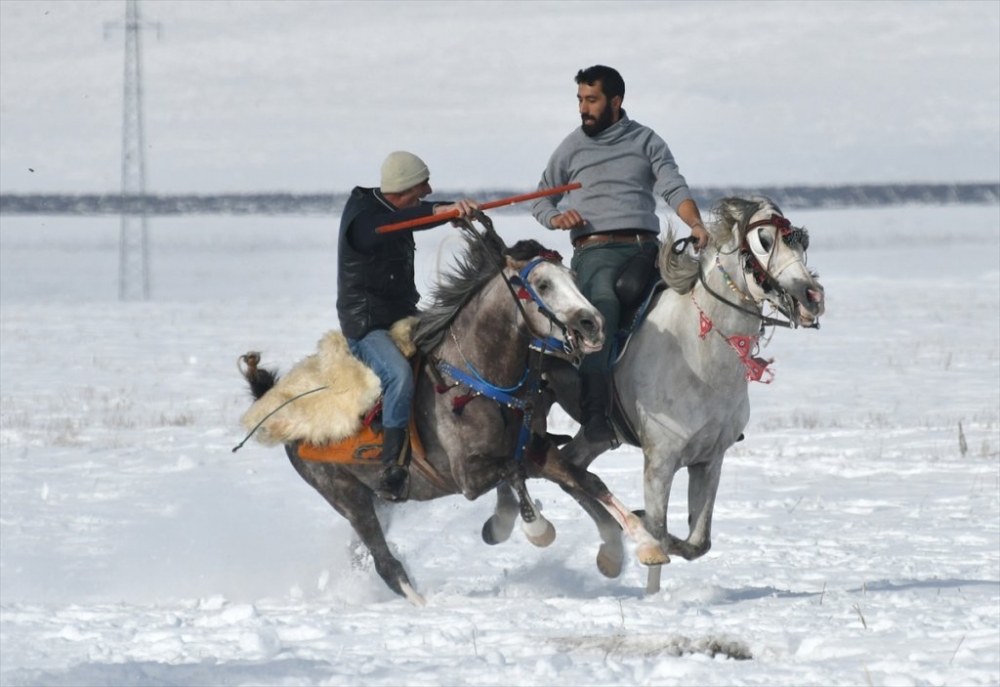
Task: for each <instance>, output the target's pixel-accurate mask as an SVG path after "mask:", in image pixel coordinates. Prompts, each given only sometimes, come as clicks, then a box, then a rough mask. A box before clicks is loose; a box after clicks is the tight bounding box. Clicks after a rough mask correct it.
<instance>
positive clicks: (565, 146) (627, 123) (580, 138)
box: [531, 111, 691, 240]
mask: <svg viewBox="0 0 1000 687" xmlns="http://www.w3.org/2000/svg"><path fill="white" fill-rule="evenodd" d="M576 181H578V182H580V183H581V184H583V187H582V188H579V189H577V190H575V191H570V192H569V202H568V207H571V208H573V209H575V210H576V211H577V212H579V213H580V216H581V217H583V219H584V220H586V221H587V224H585V225H584V226H583V227H577V228H576V229H573V230H572V232H571V233H570V238H571V239H573V240H575V239H577V238H578V237H580V236H585V235H587V234H596V233H599V232H608V231H617V230H632V231H648V232H653V233H656V234H658V233H660V219H659V217H657V215H656V196H660V197H662V198H663V199H664V200H665V201H666V202H667V203H668V204H669V205H670V207H672V208H673V209H674V210H675V211H676V210H677V208H678V207H679V206H680V204H681V203H682V202H683V201H685V200H689V199H691V191H690V190H689V189H688V186H687V182H686V181H685V180H684V177H683V176H681V173H680V171H679V170H678V168H677V163H676V162H674V156H673V155H672V154H671V152H670V148H668V147H667V144H666V142H665V141H664V140H663V139H662V138H660V137H659V136H658V135H657V134H656V132H654V131H653V130H652V129H650V128H649V127H646V126H643V125H642V124H639V123H638V122H634V121H632V120H631V119H629V118H628V116H627V115H626V114H625V112H624V111H622V117H621V119H619V120H618V121H617V122H615V123H614V124H612V125H611V126H610V127H608V128H607V129H605V130H604V131H602V132H601V133H600V134H598V135H597V136H595V137H593V138H591V137H589V136H587V135H586V134H585V133H583V130H582V129H580V128H577V129H576V130H575V131H574V132H573V133H571V134H570V135H569V136H567V137H566V139H565V140H564V141H563V142H562V143H561V144H559V147H558V148H556V150H555V152H554V153H552V157H551V158H550V159H549V164H548V165H547V166H546V168H545V171H544V172H543V173H542V180H541V181H540V182H539V184H538V188H539V189H545V188H553V187H556V186H563V185H565V184H570V183H573V182H576ZM654 194H655V195H654ZM562 197H563V196H562V195H561V194H560V195H554V196H546V197H544V198H539V199H538V200H536V201H535V202H534V203H532V205H531V214H533V215H534V216H535V219H537V220H538V221H539V222H540V223H541V224H542V226H544V227H546V228H549V229H551V228H552V225H551V221H552V218H553V217H555V216H556V215H558V214H559V213H560V212H561V211H560V210H558V209H557V206H558V205H559V201H560V200H561V199H562Z"/></svg>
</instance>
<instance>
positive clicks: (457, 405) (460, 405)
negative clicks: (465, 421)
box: [451, 394, 479, 415]
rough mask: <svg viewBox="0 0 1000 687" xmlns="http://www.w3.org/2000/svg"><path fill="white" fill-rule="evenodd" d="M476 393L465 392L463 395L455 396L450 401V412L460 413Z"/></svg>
mask: <svg viewBox="0 0 1000 687" xmlns="http://www.w3.org/2000/svg"><path fill="white" fill-rule="evenodd" d="M478 395H479V394H466V395H465V396H456V397H455V398H454V399H453V400H452V402H451V412H453V413H455V415H461V414H462V411H463V410H465V406H467V405H468V404H469V402H470V401H472V399H474V398H475V397H476V396H478Z"/></svg>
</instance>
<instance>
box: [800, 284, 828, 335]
mask: <svg viewBox="0 0 1000 687" xmlns="http://www.w3.org/2000/svg"><path fill="white" fill-rule="evenodd" d="M806 299H807V301H806V302H805V303H803V302H802V301H800V300H796V301H795V305H796V309H795V310H796V314H797V315H798V320H799V326H800V327H813V328H817V327H819V316H820V315H822V314H823V312H824V310H826V301H825V298H824V294H823V291H822V290H821V289H806Z"/></svg>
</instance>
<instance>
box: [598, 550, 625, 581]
mask: <svg viewBox="0 0 1000 687" xmlns="http://www.w3.org/2000/svg"><path fill="white" fill-rule="evenodd" d="M623 560H624V551H623V550H622V547H621V545H620V544H619V545H618V546H609V545H608V544H601V548H600V549H599V550H598V551H597V569H598V570H600V571H601V574H602V575H604V576H605V577H607V578H610V579H615V578H616V577H618V576H619V575H621V574H622V563H623Z"/></svg>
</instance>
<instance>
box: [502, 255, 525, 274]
mask: <svg viewBox="0 0 1000 687" xmlns="http://www.w3.org/2000/svg"><path fill="white" fill-rule="evenodd" d="M504 257H505V258H506V259H507V267H509V268H510V269H512V270H514V271H515V272H520V271H521V270H522V269H524V267H525V265H527V264H528V262H529V261H528V260H516V259H514V258H513V257H511V256H510V255H505V256H504Z"/></svg>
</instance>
